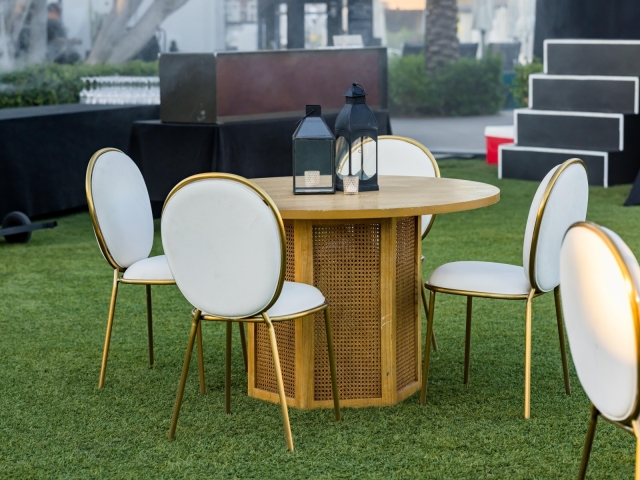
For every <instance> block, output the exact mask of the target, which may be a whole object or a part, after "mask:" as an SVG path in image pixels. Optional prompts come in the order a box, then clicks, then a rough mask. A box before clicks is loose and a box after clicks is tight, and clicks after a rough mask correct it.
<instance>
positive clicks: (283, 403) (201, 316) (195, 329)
mask: <svg viewBox="0 0 640 480" xmlns="http://www.w3.org/2000/svg"><path fill="white" fill-rule="evenodd" d="M211 178H221V179H226V180H234V181H236V182H239V183H241V184H242V185H245V186H247V187H249V188H251V189H252V190H253V191H254V192H255V193H257V194H258V195H259V196H260V197H261V198H262V200H263V201H264V202H265V203H266V204H267V206H268V207H269V208H270V209H271V211H272V212H273V215H274V217H275V218H276V220H277V222H278V230H279V235H280V251H281V264H280V276H279V279H278V286H277V288H276V291H275V293H274V295H273V298H272V299H271V301H270V302H269V304H268V305H267V306H266V307H265V308H264V309H263V311H261V312H260V317H258V316H257V315H255V316H252V317H248V318H222V317H217V316H214V315H209V314H206V313H203V312H202V311H200V310H198V309H195V310H194V311H193V313H192V316H193V321H192V323H191V332H190V334H189V342H188V343H187V352H186V355H185V359H184V365H183V368H182V374H181V376H180V384H179V386H178V393H177V396H176V402H175V405H174V409H173V416H172V419H171V426H170V427H169V435H168V438H169V440H173V439H175V432H176V427H177V424H178V417H179V414H180V406H181V405H182V397H183V394H184V388H185V385H186V381H187V375H188V373H189V363H190V361H191V356H192V353H193V344H194V342H195V339H196V335H197V334H199V336H198V360H199V362H198V363H199V370H198V373H199V379H200V393H201V394H205V378H204V359H203V352H202V344H201V333H200V332H201V331H202V324H201V322H202V321H203V320H205V321H217V322H226V324H227V330H226V354H225V357H226V360H225V413H227V414H229V413H231V330H232V329H231V325H232V323H233V322H238V323H240V324H241V325H242V324H243V323H264V324H265V325H266V326H267V330H268V332H269V341H270V343H271V354H272V356H273V364H274V368H275V374H276V382H277V385H278V395H279V398H280V407H281V410H282V420H283V425H284V435H285V440H286V442H287V448H288V449H289V451H293V449H294V446H293V437H292V435H291V425H290V422H289V411H288V408H287V398H286V395H285V391H284V382H283V379H282V370H281V368H280V358H279V355H278V346H277V342H276V334H275V330H274V328H273V323H274V322H284V321H290V320H295V319H297V318H301V317H307V316H309V315H313V314H314V313H316V312H321V311H323V312H324V320H325V331H326V336H327V349H328V350H329V368H330V370H331V388H332V394H333V405H334V414H335V419H336V421H340V420H341V414H340V398H339V393H338V382H337V377H336V364H335V357H334V349H333V334H332V331H331V322H330V318H329V309H328V307H329V304H328V303H327V301H326V300H325V302H324V303H323V304H322V305H319V306H317V307H314V308H312V309H309V310H306V311H303V312H298V313H295V314H292V315H284V316H279V317H273V318H271V317H269V315H268V314H267V311H268V310H269V309H270V308H271V307H272V306H273V305H274V304H275V303H276V301H277V300H278V297H279V296H280V294H281V291H282V287H283V285H284V281H285V274H286V269H287V264H286V255H287V247H286V245H287V244H286V236H285V229H284V223H283V221H282V217H281V216H280V212H279V211H278V208H277V207H276V205H275V203H273V200H272V199H271V197H269V195H268V194H267V193H266V192H265V191H264V190H262V189H261V188H260V187H258V186H257V185H255V184H253V183H252V182H250V181H248V180H247V179H245V178H243V177H240V176H237V175H232V174H227V173H203V174H199V175H194V176H192V177H189V178H187V179H185V180H183V181H181V182H180V183H179V184H178V185H176V186H175V187H174V188H173V190H171V193H169V196H168V197H167V199H166V200H165V203H164V207H163V211H164V208H165V207H166V206H167V203H168V202H169V200H170V199H171V197H172V196H173V195H174V194H175V193H176V192H178V191H179V190H180V189H181V188H183V187H185V186H186V185H188V184H190V183H192V182H196V181H198V180H204V179H211ZM311 320H312V318H311V319H310V320H309V321H311Z"/></svg>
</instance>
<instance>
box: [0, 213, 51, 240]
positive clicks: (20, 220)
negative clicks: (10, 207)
mask: <svg viewBox="0 0 640 480" xmlns="http://www.w3.org/2000/svg"><path fill="white" fill-rule="evenodd" d="M57 226H58V222H56V221H55V220H54V221H52V222H42V223H31V220H30V219H29V217H28V216H27V215H25V214H24V213H22V212H10V213H8V214H6V215H5V217H4V218H3V219H2V228H0V237H4V238H5V240H6V241H7V243H27V242H29V240H30V239H31V233H32V232H33V231H34V230H42V229H44V228H55V227H57Z"/></svg>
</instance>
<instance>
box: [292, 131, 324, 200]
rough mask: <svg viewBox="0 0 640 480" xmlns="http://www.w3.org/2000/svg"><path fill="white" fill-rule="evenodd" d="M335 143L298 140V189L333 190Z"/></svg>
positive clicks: (296, 144) (296, 174)
mask: <svg viewBox="0 0 640 480" xmlns="http://www.w3.org/2000/svg"><path fill="white" fill-rule="evenodd" d="M332 149H333V141H332V140H331V139H322V140H320V139H318V140H308V139H296V141H295V145H294V158H295V161H294V165H295V172H294V175H295V176H296V179H295V182H296V183H295V185H296V189H307V188H320V189H329V190H332V189H333V177H332V173H333V156H332Z"/></svg>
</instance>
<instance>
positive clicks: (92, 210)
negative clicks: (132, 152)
mask: <svg viewBox="0 0 640 480" xmlns="http://www.w3.org/2000/svg"><path fill="white" fill-rule="evenodd" d="M108 152H117V153H122V154H123V155H124V152H123V151H122V150H118V149H117V148H102V149H100V150H98V151H97V152H96V153H94V154H93V155H92V157H91V160H89V166H88V167H87V176H86V178H85V184H84V185H85V192H86V194H87V205H88V206H89V216H90V217H91V223H92V224H93V231H94V232H95V234H96V239H97V240H98V245H99V246H100V251H101V252H102V256H103V257H104V258H105V260H106V261H107V262H108V263H109V265H111V266H112V267H113V268H114V269H116V270H117V271H118V272H124V271H125V270H126V268H125V267H122V266H121V265H118V262H116V261H115V259H114V258H113V256H112V255H111V252H109V247H107V242H106V241H105V239H104V236H103V234H102V229H101V228H100V222H98V215H97V213H96V207H95V203H94V201H93V193H92V192H93V185H92V183H91V182H92V179H93V169H94V167H95V165H96V163H97V161H98V159H100V157H101V156H102V155H104V154H105V153H108Z"/></svg>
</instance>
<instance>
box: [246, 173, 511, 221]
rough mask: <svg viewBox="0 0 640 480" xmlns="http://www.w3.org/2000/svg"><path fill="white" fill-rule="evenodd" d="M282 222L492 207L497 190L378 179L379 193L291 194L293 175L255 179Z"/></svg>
mask: <svg viewBox="0 0 640 480" xmlns="http://www.w3.org/2000/svg"><path fill="white" fill-rule="evenodd" d="M251 181H252V182H253V183H255V184H256V185H258V186H259V187H261V188H262V189H263V190H264V191H266V192H267V193H268V194H269V196H270V197H271V198H272V199H273V201H274V202H275V204H276V205H277V207H278V209H279V210H280V215H282V218H283V219H285V220H291V219H297V220H316V219H356V218H390V217H408V216H417V215H429V214H437V213H451V212H461V211H463V210H473V209H475V208H481V207H486V206H488V205H493V204H494V203H497V202H498V200H500V189H498V188H497V187H494V186H493V185H488V184H486V183H480V182H471V181H468V180H457V179H453V178H427V177H400V176H380V177H379V178H378V183H379V185H380V191H378V192H360V193H359V194H358V195H345V194H343V193H342V192H338V191H336V193H335V195H331V194H328V195H327V194H325V195H294V194H293V179H292V177H276V178H256V179H252V180H251Z"/></svg>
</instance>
